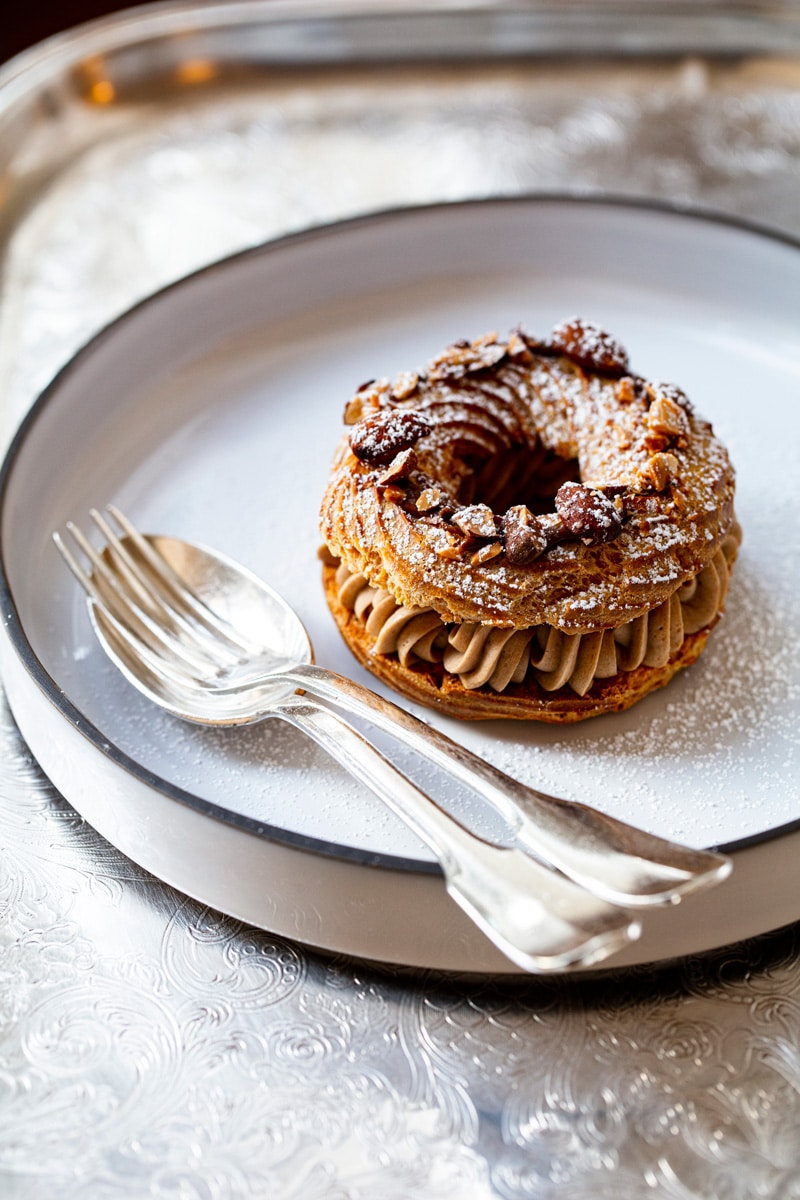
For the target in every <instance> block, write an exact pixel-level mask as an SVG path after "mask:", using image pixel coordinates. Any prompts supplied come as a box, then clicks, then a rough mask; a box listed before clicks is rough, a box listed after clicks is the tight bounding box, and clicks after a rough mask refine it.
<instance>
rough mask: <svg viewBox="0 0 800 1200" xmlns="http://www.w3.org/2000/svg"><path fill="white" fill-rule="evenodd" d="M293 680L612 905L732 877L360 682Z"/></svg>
mask: <svg viewBox="0 0 800 1200" xmlns="http://www.w3.org/2000/svg"><path fill="white" fill-rule="evenodd" d="M286 678H287V681H291V682H292V683H294V684H295V685H296V686H297V687H299V688H302V689H304V691H305V692H306V693H311V694H313V695H315V696H318V697H320V698H322V699H324V700H326V701H330V702H332V703H334V704H337V705H339V706H341V707H342V708H344V709H345V710H346V711H348V712H351V713H353V714H354V715H357V716H359V717H363V718H365V719H366V720H368V721H369V722H371V723H372V724H373V725H375V726H376V727H377V728H379V729H382V730H384V731H385V732H386V733H388V734H390V735H392V736H393V737H395V738H396V739H397V740H398V741H399V742H401V743H402V744H404V745H405V746H408V747H409V748H410V749H411V750H413V751H414V752H415V753H416V754H421V755H423V756H424V757H425V758H427V759H428V760H429V761H430V762H432V763H433V764H434V765H435V766H436V767H438V768H439V769H441V770H443V771H445V772H446V773H447V774H449V775H451V776H452V777H454V778H456V779H458V780H459V782H461V783H462V784H465V785H466V786H467V787H470V788H472V789H473V790H474V791H475V792H477V793H478V794H479V795H480V796H482V797H483V798H484V799H485V800H486V801H488V802H489V804H491V806H492V807H493V808H494V809H495V810H496V811H497V812H499V813H500V815H501V816H502V817H503V818H504V819H505V821H506V822H507V824H508V826H509V828H510V830H511V831H512V832H513V834H514V835H515V837H516V839H517V844H518V845H519V846H520V847H522V848H523V849H526V850H528V851H529V852H531V853H533V854H536V855H538V856H540V857H541V858H543V859H545V860H546V861H547V862H549V863H551V864H552V865H553V866H555V867H557V868H558V869H559V870H560V871H563V872H564V874H565V875H568V876H569V877H570V878H571V879H573V880H574V881H575V882H576V883H579V884H581V885H582V886H583V887H585V888H587V889H588V890H589V891H592V892H594V893H595V894H596V895H598V896H601V897H603V898H604V899H606V900H608V901H610V902H611V903H614V904H623V905H657V904H671V903H675V902H676V901H677V900H679V899H680V897H681V896H683V895H685V894H686V893H688V892H691V891H697V890H699V889H701V888H703V887H710V886H712V885H713V884H716V883H719V882H721V881H722V880H723V879H724V878H726V876H727V875H729V874H730V870H731V861H730V859H728V858H726V857H725V856H724V855H722V854H717V853H715V852H714V851H710V850H694V849H691V848H689V847H686V846H681V845H679V844H677V843H675V842H671V841H668V840H666V839H664V838H659V837H656V836H654V835H653V834H649V833H646V832H644V831H643V830H640V829H636V828H635V827H634V826H632V825H628V824H626V823H625V822H623V821H619V820H617V819H616V818H614V817H609V816H607V815H606V814H605V813H601V812H598V811H597V810H596V809H593V808H589V807H588V806H586V805H584V804H579V803H577V802H573V801H568V800H561V799H558V798H557V797H555V796H548V795H547V794H546V793H544V792H539V791H536V790H535V789H534V788H531V787H528V786H526V785H525V784H523V783H520V782H519V781H517V780H516V779H512V778H511V777H510V776H508V775H505V774H504V773H503V772H502V771H499V770H497V768H496V767H493V766H492V765H491V763H488V762H486V761H485V760H483V759H481V758H478V756H477V755H475V754H473V753H471V751H469V750H467V749H466V748H465V747H464V746H460V745H458V743H457V742H454V741H453V740H452V739H451V738H449V737H447V736H446V734H443V733H440V732H439V730H437V729H434V728H432V727H431V726H429V725H426V724H425V723H424V722H422V721H420V720H419V719H418V718H417V717H415V716H413V715H412V714H411V713H408V712H406V711H405V709H403V708H400V707H399V706H398V705H396V704H393V703H392V702H391V701H389V700H386V699H384V698H383V697H382V696H379V695H378V694H377V693H375V692H372V691H370V690H369V689H367V688H365V687H362V686H361V685H360V684H358V683H356V682H355V681H354V680H351V679H347V678H345V677H344V676H342V675H337V674H336V673H335V672H333V671H329V670H327V669H326V668H324V667H318V666H317V665H316V664H308V665H303V666H299V667H297V668H295V669H294V670H293V671H291V672H290V673H288V674H287V677H286Z"/></svg>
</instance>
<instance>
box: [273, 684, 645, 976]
mask: <svg viewBox="0 0 800 1200" xmlns="http://www.w3.org/2000/svg"><path fill="white" fill-rule="evenodd" d="M272 712H273V713H275V715H277V716H280V717H283V718H284V719H285V720H286V721H289V722H290V723H291V724H292V725H295V726H296V727H297V728H298V729H301V730H302V731H303V732H304V733H306V734H308V735H309V736H310V737H312V738H313V739H314V740H315V741H316V742H318V743H319V745H321V746H322V747H324V749H325V750H327V751H328V752H329V753H330V754H331V755H332V757H333V758H335V759H336V760H337V761H338V762H339V763H341V764H342V766H344V767H345V768H346V769H347V770H348V771H349V772H350V773H351V774H352V775H353V776H355V777H356V778H357V779H359V780H360V781H361V782H362V783H364V784H366V785H367V787H369V788H370V789H371V790H372V791H373V792H374V793H375V794H376V795H377V796H378V797H379V798H380V799H381V800H383V801H384V802H385V803H386V804H388V805H389V807H390V808H391V809H393V811H394V812H396V813H397V814H398V815H399V816H400V817H401V818H402V819H403V820H404V821H405V823H406V824H407V825H408V826H409V827H410V828H411V829H413V830H414V832H415V833H416V834H417V835H418V836H419V837H420V838H421V839H422V840H423V841H424V842H425V843H426V844H427V845H428V846H429V847H430V848H431V850H433V852H434V854H435V855H436V857H437V859H438V861H439V865H440V867H441V869H442V872H443V874H444V878H445V884H446V887H447V890H448V892H449V894H450V895H451V897H452V898H453V900H455V901H456V903H457V904H459V905H460V907H461V908H462V909H463V910H464V911H465V912H466V913H467V915H468V916H469V917H471V919H472V920H473V921H474V922H475V924H476V925H477V926H478V928H479V929H480V930H481V931H482V932H483V933H484V934H485V935H486V936H487V937H488V938H489V939H490V941H492V942H493V943H494V944H495V946H497V947H498V949H500V950H501V951H502V952H503V954H505V955H506V957H507V958H509V959H510V960H511V961H512V962H514V963H516V965H517V966H519V967H522V968H523V969H524V970H526V971H530V972H534V973H537V974H538V973H545V972H549V971H563V970H565V969H568V968H570V967H585V966H589V965H591V964H593V963H596V962H599V961H601V960H602V959H604V958H606V957H607V956H608V955H610V954H613V953H614V952H615V951H617V950H619V949H621V948H622V947H623V946H625V945H627V944H628V943H629V942H630V941H631V940H632V939H634V938H636V937H638V935H639V932H640V927H639V923H638V922H637V921H636V920H635V919H634V918H633V917H632V916H631V914H630V913H629V912H627V911H625V910H624V909H622V908H619V907H617V906H615V905H611V904H609V903H607V902H606V901H604V900H601V899H599V898H598V897H596V896H593V895H591V894H590V893H589V892H587V891H586V890H585V889H584V888H582V887H579V886H578V885H576V884H575V883H573V882H571V881H570V880H569V879H566V878H565V877H564V876H563V875H560V874H557V873H556V872H555V871H553V870H552V869H550V868H548V867H545V866H542V865H541V864H540V863H538V862H536V861H535V860H534V859H532V858H530V857H529V856H528V855H527V854H524V853H522V852H521V851H520V850H516V849H507V848H502V847H499V846H494V845H492V844H490V843H489V842H486V841H484V840H483V839H482V838H479V837H478V836H477V835H475V834H473V833H470V832H469V831H468V830H466V829H465V828H464V827H463V826H462V825H460V824H459V823H458V822H457V821H456V820H454V818H452V817H451V816H449V815H448V813H446V812H445V811H444V810H443V809H441V808H439V807H438V805H436V804H435V802H434V801H433V800H432V799H431V798H430V797H429V796H428V795H426V793H425V792H423V791H421V790H420V789H419V788H418V787H417V786H416V785H415V784H414V783H412V782H411V780H410V779H408V778H407V777H406V776H405V775H403V774H402V773H401V772H400V771H399V770H398V769H397V768H396V767H395V766H394V765H393V764H392V763H391V762H389V761H388V759H386V758H385V757H384V756H383V754H381V752H380V751H379V750H378V749H377V748H376V747H375V746H373V745H372V744H371V743H370V742H369V741H367V739H366V738H365V737H364V736H363V735H362V734H361V733H360V732H359V731H358V730H356V729H354V728H353V726H351V725H350V724H349V723H348V722H347V720H346V719H345V718H344V717H343V716H342V715H341V714H340V713H338V712H335V711H333V710H331V709H329V708H327V707H326V706H325V705H324V704H321V703H320V702H319V701H314V700H313V699H311V698H309V697H308V696H302V697H301V696H297V695H295V696H292V697H290V698H289V699H287V700H285V701H283V702H281V703H280V704H277V705H275V706H273V708H272Z"/></svg>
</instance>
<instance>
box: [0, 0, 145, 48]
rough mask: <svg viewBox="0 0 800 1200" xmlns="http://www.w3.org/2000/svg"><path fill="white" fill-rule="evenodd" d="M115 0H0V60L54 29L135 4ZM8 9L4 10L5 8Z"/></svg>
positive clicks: (77, 23) (45, 35)
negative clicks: (115, 1) (114, 0)
mask: <svg viewBox="0 0 800 1200" xmlns="http://www.w3.org/2000/svg"><path fill="white" fill-rule="evenodd" d="M134 3H135V0H129V3H124V2H121V3H114V2H113V0H0V62H4V61H5V60H6V59H7V58H11V56H12V55H13V54H18V53H19V51H20V50H24V49H25V48H26V47H28V46H32V45H33V44H34V43H35V42H40V41H42V39H43V38H46V37H49V36H50V35H51V34H52V33H60V32H61V31H62V30H63V29H69V28H70V27H71V26H73V25H79V24H80V23H81V22H82V21H91V20H92V19H93V18H94V17H102V16H105V14H106V13H110V12H117V11H119V9H122V8H132V7H134ZM3 9H5V10H6V11H5V12H3V11H2V10H3Z"/></svg>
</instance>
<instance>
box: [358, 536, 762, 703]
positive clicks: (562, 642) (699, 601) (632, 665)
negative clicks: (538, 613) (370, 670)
mask: <svg viewBox="0 0 800 1200" xmlns="http://www.w3.org/2000/svg"><path fill="white" fill-rule="evenodd" d="M740 541H741V531H740V529H739V527H738V525H736V524H735V523H734V525H733V527H732V529H731V530H730V532H729V533H728V534H727V536H726V537H725V538H724V540H723V542H722V544H721V546H720V548H719V549H718V550H717V552H716V554H715V555H714V557H713V558H712V560H711V562H710V563H709V564H708V565H707V566H706V567H704V568H703V570H702V571H700V572H699V574H698V575H696V576H695V577H694V578H693V579H690V580H688V581H687V582H686V583H684V584H683V585H682V586H681V587H680V588H679V589H678V590H677V591H676V592H674V593H673V594H672V595H671V596H670V597H669V599H667V600H665V601H664V602H663V603H662V604H660V605H658V606H657V607H656V608H654V609H652V610H651V611H650V612H647V613H644V614H643V615H642V616H639V617H636V618H635V619H634V620H633V621H629V622H627V623H625V624H623V625H619V626H617V628H615V629H606V630H598V631H596V632H594V633H583V634H580V633H578V634H569V633H563V632H562V631H561V630H559V629H556V628H555V627H554V626H552V625H544V624H541V625H535V626H533V627H530V628H527V629H513V628H502V627H499V626H495V625H485V624H478V623H467V622H465V623H463V624H446V623H445V622H443V621H442V620H441V618H440V616H439V615H438V613H436V612H435V610H434V609H432V608H419V607H417V608H411V607H406V606H404V605H402V604H398V603H397V601H396V600H395V599H394V597H393V596H392V595H391V594H390V593H389V592H387V591H384V590H382V589H380V588H374V587H371V586H370V584H369V583H368V581H367V579H366V578H365V577H364V576H363V575H361V574H357V573H354V572H351V571H350V570H349V569H348V568H347V566H346V565H345V564H344V563H342V564H340V566H339V568H338V570H337V574H336V583H337V588H338V593H337V594H338V599H339V602H340V603H341V604H342V605H343V606H344V607H345V608H347V609H349V610H350V611H351V612H353V613H354V614H355V616H356V617H357V618H358V619H359V620H361V621H362V622H363V623H364V625H365V628H366V631H367V633H368V634H369V636H370V637H372V638H373V639H374V647H373V649H374V652H375V653H376V654H384V655H396V656H397V658H398V659H399V661H400V663H401V665H402V666H403V667H407V668H412V667H414V666H415V665H416V664H418V663H420V662H423V663H441V664H442V666H443V667H444V669H445V671H447V672H449V673H450V674H452V675H457V676H458V678H459V680H460V681H461V683H462V685H463V686H464V687H465V688H468V689H470V690H473V689H476V688H480V687H484V686H487V687H490V688H492V690H493V691H495V692H503V691H505V689H506V688H507V687H509V686H510V685H511V684H519V683H523V682H525V680H526V679H528V678H533V679H535V681H536V682H537V683H538V684H539V686H540V687H542V688H543V689H544V690H545V691H548V692H554V691H557V690H558V689H559V688H562V687H565V686H569V687H570V688H571V689H572V690H573V691H574V692H576V693H577V695H579V696H585V695H586V693H587V692H588V691H589V689H590V688H591V686H592V684H593V683H594V681H595V680H596V679H610V678H612V677H613V676H614V675H616V674H618V672H620V671H633V670H635V669H636V668H637V667H640V666H645V667H664V666H666V664H667V663H668V662H669V661H670V660H671V659H672V658H674V657H675V655H676V654H677V653H678V651H679V650H680V647H681V646H682V644H683V641H684V638H686V637H687V636H689V635H691V634H693V633H697V632H699V630H701V629H705V628H706V627H707V626H708V625H710V624H711V623H712V622H713V621H714V620H716V618H717V616H718V614H719V613H720V612H721V610H722V608H723V606H724V603H725V597H726V595H727V591H728V582H729V576H730V566H731V564H732V563H733V560H734V559H735V557H736V553H737V550H738V547H739V542H740Z"/></svg>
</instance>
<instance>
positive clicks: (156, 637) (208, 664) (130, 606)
mask: <svg viewBox="0 0 800 1200" xmlns="http://www.w3.org/2000/svg"><path fill="white" fill-rule="evenodd" d="M66 528H67V530H68V531H69V533H70V534H71V536H72V538H73V539H74V541H75V543H76V545H77V546H78V547H79V548H80V550H81V551H82V552H83V554H84V555H85V556H86V558H87V559H88V561H89V562H90V563H91V565H92V571H91V573H88V572H87V571H86V570H84V568H83V567H82V566H81V565H80V563H79V562H78V560H77V559H76V558H75V556H74V555H73V554H72V552H71V551H70V550H69V549H68V547H67V546H66V545H65V543H64V541H63V539H62V538H61V537H60V535H58V534H53V540H54V542H55V544H56V546H57V548H58V550H59V551H60V552H61V555H62V557H63V558H64V561H65V562H66V564H67V566H68V567H69V569H70V570H71V571H72V574H73V575H74V576H75V578H76V579H77V581H78V583H79V584H80V585H81V587H82V588H83V590H84V591H85V592H86V594H87V595H88V596H89V598H90V600H91V601H92V603H94V604H95V605H96V606H97V608H98V609H99V611H100V612H102V613H103V614H104V615H106V616H109V617H110V618H112V619H114V620H115V622H116V623H117V624H120V625H122V626H123V627H124V628H126V629H128V630H130V631H131V633H132V635H133V636H134V637H135V638H136V639H137V641H138V642H140V643H145V644H147V645H148V646H149V647H150V650H151V652H153V653H156V654H158V655H159V656H160V657H161V658H162V659H163V658H164V656H165V655H166V656H167V657H171V658H175V659H177V660H178V661H179V662H182V663H183V664H184V665H185V666H186V667H188V668H189V669H190V670H191V671H192V672H193V674H194V675H195V676H197V675H198V674H199V675H200V676H201V677H208V676H209V675H212V674H214V673H215V671H216V670H217V667H216V665H215V664H214V663H213V662H212V661H210V659H209V657H208V655H206V654H201V653H200V652H198V651H196V650H193V648H192V646H191V645H187V644H186V643H185V642H184V641H181V640H180V638H179V637H178V636H177V635H176V634H174V633H172V632H170V631H169V630H167V629H166V628H165V627H164V626H163V624H162V623H160V622H159V621H155V620H153V619H152V617H150V616H149V615H148V613H146V612H145V611H144V610H143V609H142V608H141V606H140V605H139V604H137V603H136V600H135V599H133V598H132V597H131V596H130V595H129V594H128V593H127V592H126V591H125V590H124V589H123V587H122V585H121V583H120V581H119V578H118V577H117V576H116V575H115V574H114V573H113V572H112V571H111V570H110V569H109V567H108V566H107V564H106V563H105V562H104V561H103V558H102V557H101V555H100V554H98V552H97V551H96V550H95V548H94V546H92V544H91V543H90V542H89V541H88V539H87V538H86V537H85V536H84V534H83V533H82V532H81V530H80V529H79V528H78V526H77V525H75V524H73V522H72V521H68V522H67V526H66Z"/></svg>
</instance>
